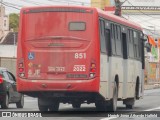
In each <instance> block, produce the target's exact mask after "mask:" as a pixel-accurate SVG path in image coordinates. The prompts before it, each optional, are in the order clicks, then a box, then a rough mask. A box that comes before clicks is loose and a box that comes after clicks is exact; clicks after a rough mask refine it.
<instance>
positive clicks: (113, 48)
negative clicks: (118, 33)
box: [111, 24, 116, 55]
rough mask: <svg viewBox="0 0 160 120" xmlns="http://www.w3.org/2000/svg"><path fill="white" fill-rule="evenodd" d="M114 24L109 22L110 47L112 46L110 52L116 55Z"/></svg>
mask: <svg viewBox="0 0 160 120" xmlns="http://www.w3.org/2000/svg"><path fill="white" fill-rule="evenodd" d="M114 28H115V27H114V24H111V48H112V54H113V55H116V42H115V40H116V38H115V29H114Z"/></svg>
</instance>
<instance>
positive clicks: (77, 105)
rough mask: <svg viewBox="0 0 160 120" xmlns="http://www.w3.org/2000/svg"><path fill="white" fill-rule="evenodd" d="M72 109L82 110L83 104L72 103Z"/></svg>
mask: <svg viewBox="0 0 160 120" xmlns="http://www.w3.org/2000/svg"><path fill="white" fill-rule="evenodd" d="M72 107H73V108H80V107H81V103H79V102H77V103H75V102H74V103H72Z"/></svg>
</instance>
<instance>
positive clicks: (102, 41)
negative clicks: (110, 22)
mask: <svg viewBox="0 0 160 120" xmlns="http://www.w3.org/2000/svg"><path fill="white" fill-rule="evenodd" d="M100 45H101V52H102V53H105V54H107V47H106V40H105V22H104V20H102V19H100Z"/></svg>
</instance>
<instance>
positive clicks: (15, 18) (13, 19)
mask: <svg viewBox="0 0 160 120" xmlns="http://www.w3.org/2000/svg"><path fill="white" fill-rule="evenodd" d="M18 25H19V14H16V13H11V14H10V15H9V29H10V30H11V29H13V30H14V32H17V31H18Z"/></svg>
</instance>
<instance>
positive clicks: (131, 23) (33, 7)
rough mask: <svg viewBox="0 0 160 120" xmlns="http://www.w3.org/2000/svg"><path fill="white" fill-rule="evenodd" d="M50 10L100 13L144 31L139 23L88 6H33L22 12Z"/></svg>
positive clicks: (108, 18) (111, 19)
mask: <svg viewBox="0 0 160 120" xmlns="http://www.w3.org/2000/svg"><path fill="white" fill-rule="evenodd" d="M48 8H69V9H72V8H73V9H83V10H86V11H87V10H93V11H95V12H97V13H98V15H99V16H102V17H104V18H106V19H107V20H110V21H114V22H117V23H120V24H122V25H125V26H128V27H131V28H134V29H137V30H142V28H141V26H140V25H139V24H137V23H134V22H133V21H129V20H126V19H124V18H121V17H119V16H116V15H113V14H111V13H108V12H107V11H103V10H101V9H98V8H94V7H87V6H32V7H23V8H22V9H21V11H24V10H26V11H28V10H35V9H48Z"/></svg>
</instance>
